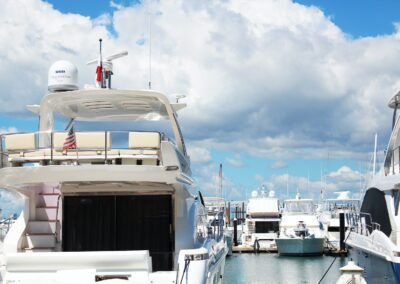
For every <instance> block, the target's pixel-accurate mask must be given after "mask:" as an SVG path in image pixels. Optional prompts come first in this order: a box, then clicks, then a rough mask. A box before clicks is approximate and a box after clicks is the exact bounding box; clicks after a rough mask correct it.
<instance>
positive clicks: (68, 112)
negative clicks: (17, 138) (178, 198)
mask: <svg viewBox="0 0 400 284" xmlns="http://www.w3.org/2000/svg"><path fill="white" fill-rule="evenodd" d="M185 106H186V104H179V103H170V102H169V100H168V98H167V97H166V96H165V95H163V94H161V93H158V92H154V91H138V90H129V91H128V90H116V89H87V90H77V91H66V92H58V93H51V94H48V95H46V96H44V97H43V98H42V101H41V104H40V107H39V106H30V107H29V108H28V109H29V110H31V111H33V112H35V113H38V114H39V117H40V131H41V132H51V131H53V130H54V113H59V114H61V115H63V116H66V117H68V118H70V119H74V120H77V121H79V120H80V121H143V120H146V121H157V120H162V119H167V120H169V121H170V123H171V127H172V131H173V132H174V135H175V141H176V144H177V146H178V148H179V149H180V150H181V151H182V152H183V153H184V154H186V149H185V143H184V141H183V137H182V133H181V131H180V127H179V125H178V122H177V119H176V111H178V110H180V109H182V108H184V107H185ZM43 139H44V140H43ZM45 139H47V138H45V137H44V138H42V140H41V142H40V143H41V145H45V144H46V143H47V142H46V141H45Z"/></svg>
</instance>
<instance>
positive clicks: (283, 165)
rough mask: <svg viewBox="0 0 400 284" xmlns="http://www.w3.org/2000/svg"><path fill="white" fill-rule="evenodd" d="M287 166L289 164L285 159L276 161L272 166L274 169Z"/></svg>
mask: <svg viewBox="0 0 400 284" xmlns="http://www.w3.org/2000/svg"><path fill="white" fill-rule="evenodd" d="M285 167H287V164H286V162H285V161H282V160H279V161H275V162H274V163H273V164H272V165H271V168H272V169H283V168H285Z"/></svg>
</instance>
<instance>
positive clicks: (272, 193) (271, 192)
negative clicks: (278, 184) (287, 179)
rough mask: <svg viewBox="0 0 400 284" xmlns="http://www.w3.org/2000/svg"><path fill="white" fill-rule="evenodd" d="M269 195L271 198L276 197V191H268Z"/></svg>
mask: <svg viewBox="0 0 400 284" xmlns="http://www.w3.org/2000/svg"><path fill="white" fill-rule="evenodd" d="M268 197H271V198H273V197H275V191H273V190H270V191H269V193H268Z"/></svg>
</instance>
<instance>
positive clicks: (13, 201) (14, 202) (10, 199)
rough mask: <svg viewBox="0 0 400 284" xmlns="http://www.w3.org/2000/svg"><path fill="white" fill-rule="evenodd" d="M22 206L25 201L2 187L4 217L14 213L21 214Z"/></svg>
mask: <svg viewBox="0 0 400 284" xmlns="http://www.w3.org/2000/svg"><path fill="white" fill-rule="evenodd" d="M22 206H23V201H22V199H21V198H19V197H18V196H16V195H15V194H12V193H11V192H9V191H7V190H4V189H0V209H1V212H2V215H3V218H7V217H9V216H10V215H12V214H14V213H16V214H19V213H20V212H21V210H22Z"/></svg>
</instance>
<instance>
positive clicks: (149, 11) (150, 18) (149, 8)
mask: <svg viewBox="0 0 400 284" xmlns="http://www.w3.org/2000/svg"><path fill="white" fill-rule="evenodd" d="M148 15H149V90H151V21H152V17H151V1H149V6H148Z"/></svg>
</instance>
